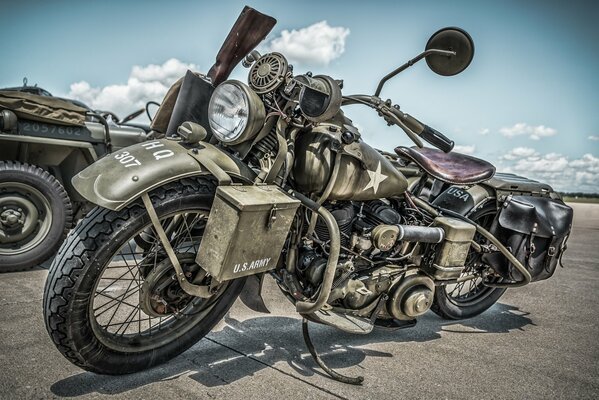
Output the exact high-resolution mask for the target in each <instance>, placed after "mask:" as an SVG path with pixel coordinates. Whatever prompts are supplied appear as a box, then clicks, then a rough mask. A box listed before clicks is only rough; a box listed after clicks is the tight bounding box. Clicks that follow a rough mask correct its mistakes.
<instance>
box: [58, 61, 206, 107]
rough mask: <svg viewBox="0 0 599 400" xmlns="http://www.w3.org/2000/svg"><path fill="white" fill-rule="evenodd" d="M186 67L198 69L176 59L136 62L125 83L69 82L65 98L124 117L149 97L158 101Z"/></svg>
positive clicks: (142, 104) (143, 103) (144, 102)
mask: <svg viewBox="0 0 599 400" xmlns="http://www.w3.org/2000/svg"><path fill="white" fill-rule="evenodd" d="M188 69H191V70H197V66H196V65H194V64H186V63H183V62H181V61H179V60H177V59H176V58H171V59H170V60H167V61H166V62H165V63H164V64H162V65H155V64H150V65H147V66H138V65H135V66H133V68H132V69H131V73H130V74H129V79H128V80H127V83H126V84H114V85H108V86H104V87H93V86H91V85H90V84H89V83H88V82H86V81H80V82H76V83H73V84H72V85H71V87H70V92H69V94H68V97H70V98H74V99H77V100H81V101H83V102H84V103H86V104H87V105H88V106H90V107H91V108H93V109H97V110H105V111H112V112H113V113H115V114H116V115H117V116H119V117H120V118H123V117H125V116H126V115H127V114H129V113H131V112H133V111H135V110H138V109H140V108H143V107H144V106H145V104H146V103H147V102H148V101H150V100H153V101H157V102H159V103H160V102H161V101H162V99H163V98H164V95H165V94H166V91H167V90H168V88H169V87H170V86H171V85H172V84H173V83H174V82H175V81H176V80H177V79H179V78H180V77H182V76H183V75H185V72H186V71H187V70H188Z"/></svg>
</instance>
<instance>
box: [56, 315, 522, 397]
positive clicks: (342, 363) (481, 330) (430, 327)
mask: <svg viewBox="0 0 599 400" xmlns="http://www.w3.org/2000/svg"><path fill="white" fill-rule="evenodd" d="M225 322H226V324H227V325H226V326H225V327H224V328H223V329H222V330H220V331H218V332H213V333H211V334H210V335H209V336H208V337H207V338H205V339H204V340H202V341H201V342H200V343H199V344H197V345H195V346H194V347H192V348H191V349H190V350H188V351H187V352H185V353H183V355H181V356H179V357H177V358H175V359H174V360H171V361H170V362H167V363H166V364H164V365H161V366H158V367H156V368H153V369H151V370H148V371H145V372H141V373H137V374H131V375H125V376H107V375H96V374H93V373H89V372H83V373H80V374H78V375H74V376H71V377H69V378H66V379H63V380H60V381H58V382H56V383H54V384H53V385H52V386H51V388H50V389H51V391H52V393H54V394H55V395H57V396H63V397H74V396H81V395H87V394H90V393H102V394H119V393H124V392H127V391H130V390H133V389H137V388H140V387H142V386H145V385H148V384H151V383H154V382H159V381H168V380H173V379H177V378H178V377H180V376H182V375H186V376H188V377H189V378H191V379H193V380H195V381H196V382H198V383H200V384H202V385H204V386H206V387H215V386H223V385H227V384H230V383H232V382H235V381H237V380H239V379H242V378H244V377H248V376H252V375H254V374H255V373H256V372H258V371H260V370H262V369H265V368H275V369H277V370H279V371H281V372H282V373H285V374H287V375H294V376H295V377H296V378H299V379H302V377H309V376H312V375H314V374H321V372H320V370H319V369H318V368H317V367H316V365H315V363H314V362H313V361H312V359H311V357H310V355H309V354H308V352H307V350H306V348H305V346H304V342H303V339H302V336H301V321H300V320H298V319H294V318H288V317H256V318H251V319H248V320H245V321H243V322H240V321H237V320H235V319H233V318H230V317H227V318H225ZM527 325H534V324H533V322H532V321H531V320H530V318H528V313H525V312H522V311H520V310H519V309H518V308H517V307H513V306H509V305H505V304H501V303H498V304H496V305H495V306H494V307H493V308H491V309H490V310H489V311H487V312H486V313H484V314H482V315H480V316H478V317H475V318H472V319H469V320H464V321H459V322H457V321H446V320H441V319H440V318H438V317H437V316H435V315H434V314H432V313H428V314H427V315H425V316H424V318H421V320H420V321H419V323H418V325H416V328H415V329H405V330H399V331H388V330H381V329H377V330H375V331H374V332H373V333H371V334H370V335H366V336H358V335H351V334H346V333H343V332H339V331H337V333H335V334H333V335H332V334H331V332H330V330H331V329H333V328H329V327H324V326H315V325H314V324H310V326H311V329H310V330H311V334H312V336H313V339H314V341H315V344H316V347H317V349H318V350H319V351H320V353H321V355H322V358H323V360H324V361H325V362H326V363H327V364H328V365H329V366H331V367H332V368H346V367H351V366H357V365H359V364H360V363H361V362H362V361H363V360H364V359H365V358H366V357H393V355H392V354H390V353H386V352H380V351H376V350H370V349H365V348H360V346H367V345H376V344H377V343H388V342H396V343H397V345H398V346H399V345H401V344H402V343H408V342H429V341H433V340H435V339H438V338H440V337H441V332H443V331H445V332H453V333H458V334H463V335H481V334H486V333H506V334H507V333H509V332H510V331H512V330H517V329H519V330H523V329H524V327H526V326H527ZM279 362H285V363H287V364H288V365H289V366H290V367H291V368H292V370H293V372H294V373H292V372H291V371H289V369H288V368H285V367H284V366H280V365H275V364H277V363H279ZM298 375H299V376H298Z"/></svg>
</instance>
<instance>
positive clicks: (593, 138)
mask: <svg viewBox="0 0 599 400" xmlns="http://www.w3.org/2000/svg"><path fill="white" fill-rule="evenodd" d="M587 139H589V140H593V141H595V142H596V141H599V135H591V136H589V137H588V138H587Z"/></svg>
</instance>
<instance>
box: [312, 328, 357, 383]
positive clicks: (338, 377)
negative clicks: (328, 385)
mask: <svg viewBox="0 0 599 400" xmlns="http://www.w3.org/2000/svg"><path fill="white" fill-rule="evenodd" d="M302 332H303V334H304V341H305V342H306V346H307V347H308V351H310V354H312V357H313V358H314V361H315V362H316V364H318V366H319V367H320V368H322V370H323V371H324V372H326V373H327V374H328V375H329V376H330V377H331V378H333V379H334V380H336V381H339V382H343V383H349V384H350V385H361V384H362V382H364V377H363V376H357V377H355V378H352V377H351V376H345V375H341V374H340V373H338V372H335V371H333V370H332V369H331V368H329V367H327V365H326V364H325V363H324V361H322V359H321V358H320V356H319V355H318V353H317V352H316V349H315V348H314V344H313V343H312V340H311V339H310V333H309V332H308V320H307V319H305V318H304V320H303V321H302Z"/></svg>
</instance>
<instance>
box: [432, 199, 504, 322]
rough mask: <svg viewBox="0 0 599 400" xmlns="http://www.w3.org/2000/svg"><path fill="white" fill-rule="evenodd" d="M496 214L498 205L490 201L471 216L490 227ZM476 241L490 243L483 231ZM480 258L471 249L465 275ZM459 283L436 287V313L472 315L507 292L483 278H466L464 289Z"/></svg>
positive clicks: (434, 308) (448, 317)
mask: <svg viewBox="0 0 599 400" xmlns="http://www.w3.org/2000/svg"><path fill="white" fill-rule="evenodd" d="M496 214H497V209H496V208H495V204H489V205H487V206H485V207H483V208H482V209H480V210H478V211H475V212H474V213H472V215H470V219H471V220H473V221H474V222H476V223H477V224H479V225H481V226H482V227H483V228H485V229H487V230H488V229H489V227H490V226H491V223H492V222H493V219H494V218H495V215H496ZM474 240H475V241H476V242H477V243H481V244H484V243H486V242H485V239H484V238H482V237H481V236H480V235H479V234H476V236H475V237H474ZM479 258H480V256H478V257H477V253H475V252H474V251H472V250H470V253H469V254H468V258H467V260H466V268H465V269H464V273H463V275H468V274H469V273H470V271H469V269H471V268H473V266H472V264H473V263H475V262H480V259H479ZM459 285H460V284H458V285H455V284H454V285H446V286H438V287H437V288H436V290H435V297H434V301H433V305H432V306H431V310H432V311H433V312H434V313H435V314H437V315H438V316H440V317H441V318H444V319H453V320H456V319H466V318H471V317H474V316H476V315H479V314H481V313H483V312H484V311H486V310H487V309H488V308H490V307H491V306H492V305H493V304H495V303H496V302H497V300H499V298H500V297H501V296H502V295H503V293H505V291H506V289H505V288H494V287H488V286H484V285H483V284H482V281H481V280H480V279H479V280H475V281H466V282H464V283H463V284H462V288H459ZM465 285H469V287H468V289H467V290H466V291H465V292H463V287H464V286H465ZM456 289H457V290H458V293H457V295H456V294H455V291H456Z"/></svg>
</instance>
